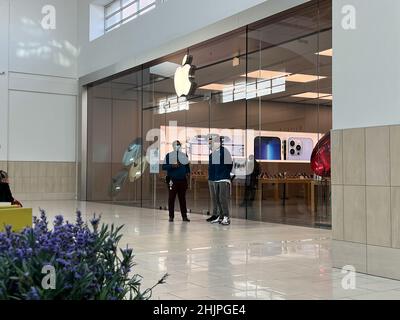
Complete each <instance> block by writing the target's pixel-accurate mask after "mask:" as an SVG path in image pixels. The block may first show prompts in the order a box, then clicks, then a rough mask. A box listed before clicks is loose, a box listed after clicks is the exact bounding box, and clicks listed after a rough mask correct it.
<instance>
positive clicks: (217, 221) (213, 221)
mask: <svg viewBox="0 0 400 320" xmlns="http://www.w3.org/2000/svg"><path fill="white" fill-rule="evenodd" d="M221 221H222V219H221V218H220V217H218V218H217V219H215V220H212V221H211V223H212V224H216V223H221Z"/></svg>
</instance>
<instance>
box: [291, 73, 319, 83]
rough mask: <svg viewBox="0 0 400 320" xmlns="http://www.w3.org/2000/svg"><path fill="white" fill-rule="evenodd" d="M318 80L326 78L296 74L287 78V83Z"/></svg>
mask: <svg viewBox="0 0 400 320" xmlns="http://www.w3.org/2000/svg"><path fill="white" fill-rule="evenodd" d="M318 79H326V77H322V76H314V75H311V74H301V73H295V74H292V75H290V76H287V77H286V80H287V81H291V82H302V83H307V82H312V81H317V80H318Z"/></svg>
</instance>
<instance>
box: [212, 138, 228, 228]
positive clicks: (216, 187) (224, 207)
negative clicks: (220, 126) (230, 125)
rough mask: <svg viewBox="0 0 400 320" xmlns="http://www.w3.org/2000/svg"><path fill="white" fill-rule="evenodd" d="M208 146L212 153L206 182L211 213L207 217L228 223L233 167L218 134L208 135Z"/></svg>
mask: <svg viewBox="0 0 400 320" xmlns="http://www.w3.org/2000/svg"><path fill="white" fill-rule="evenodd" d="M209 146H210V149H211V150H212V153H211V154H210V156H209V164H208V183H209V188H210V196H211V203H212V206H213V214H212V216H211V217H210V218H209V219H207V221H208V222H211V223H213V224H214V223H220V224H222V225H229V224H230V223H231V221H230V216H229V200H230V194H231V171H232V168H233V162H232V156H231V154H230V152H229V151H228V150H227V149H226V148H224V147H223V146H222V139H221V138H220V137H219V136H214V137H210V139H209Z"/></svg>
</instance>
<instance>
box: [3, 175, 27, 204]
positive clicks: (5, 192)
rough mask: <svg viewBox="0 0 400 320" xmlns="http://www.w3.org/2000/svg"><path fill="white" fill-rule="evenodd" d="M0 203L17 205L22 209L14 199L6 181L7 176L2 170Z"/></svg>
mask: <svg viewBox="0 0 400 320" xmlns="http://www.w3.org/2000/svg"><path fill="white" fill-rule="evenodd" d="M0 202H10V203H11V204H12V205H17V206H20V207H21V208H22V204H21V203H20V202H19V201H18V200H16V199H14V197H13V195H12V193H11V189H10V184H9V181H8V174H7V172H5V171H3V170H0Z"/></svg>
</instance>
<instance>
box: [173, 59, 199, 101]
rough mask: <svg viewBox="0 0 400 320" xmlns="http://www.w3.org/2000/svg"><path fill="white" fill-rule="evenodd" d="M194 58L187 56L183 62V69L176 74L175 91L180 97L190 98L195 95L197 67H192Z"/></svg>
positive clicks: (180, 68)
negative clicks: (195, 71)
mask: <svg viewBox="0 0 400 320" xmlns="http://www.w3.org/2000/svg"><path fill="white" fill-rule="evenodd" d="M191 62H192V57H191V56H188V55H186V56H185V57H184V58H183V61H182V67H179V68H178V69H176V72H175V79H174V82H175V91H176V94H177V95H178V97H179V98H180V97H183V96H188V95H190V94H192V93H193V91H194V89H195V87H196V84H195V83H194V70H195V67H194V66H192V65H191Z"/></svg>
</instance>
